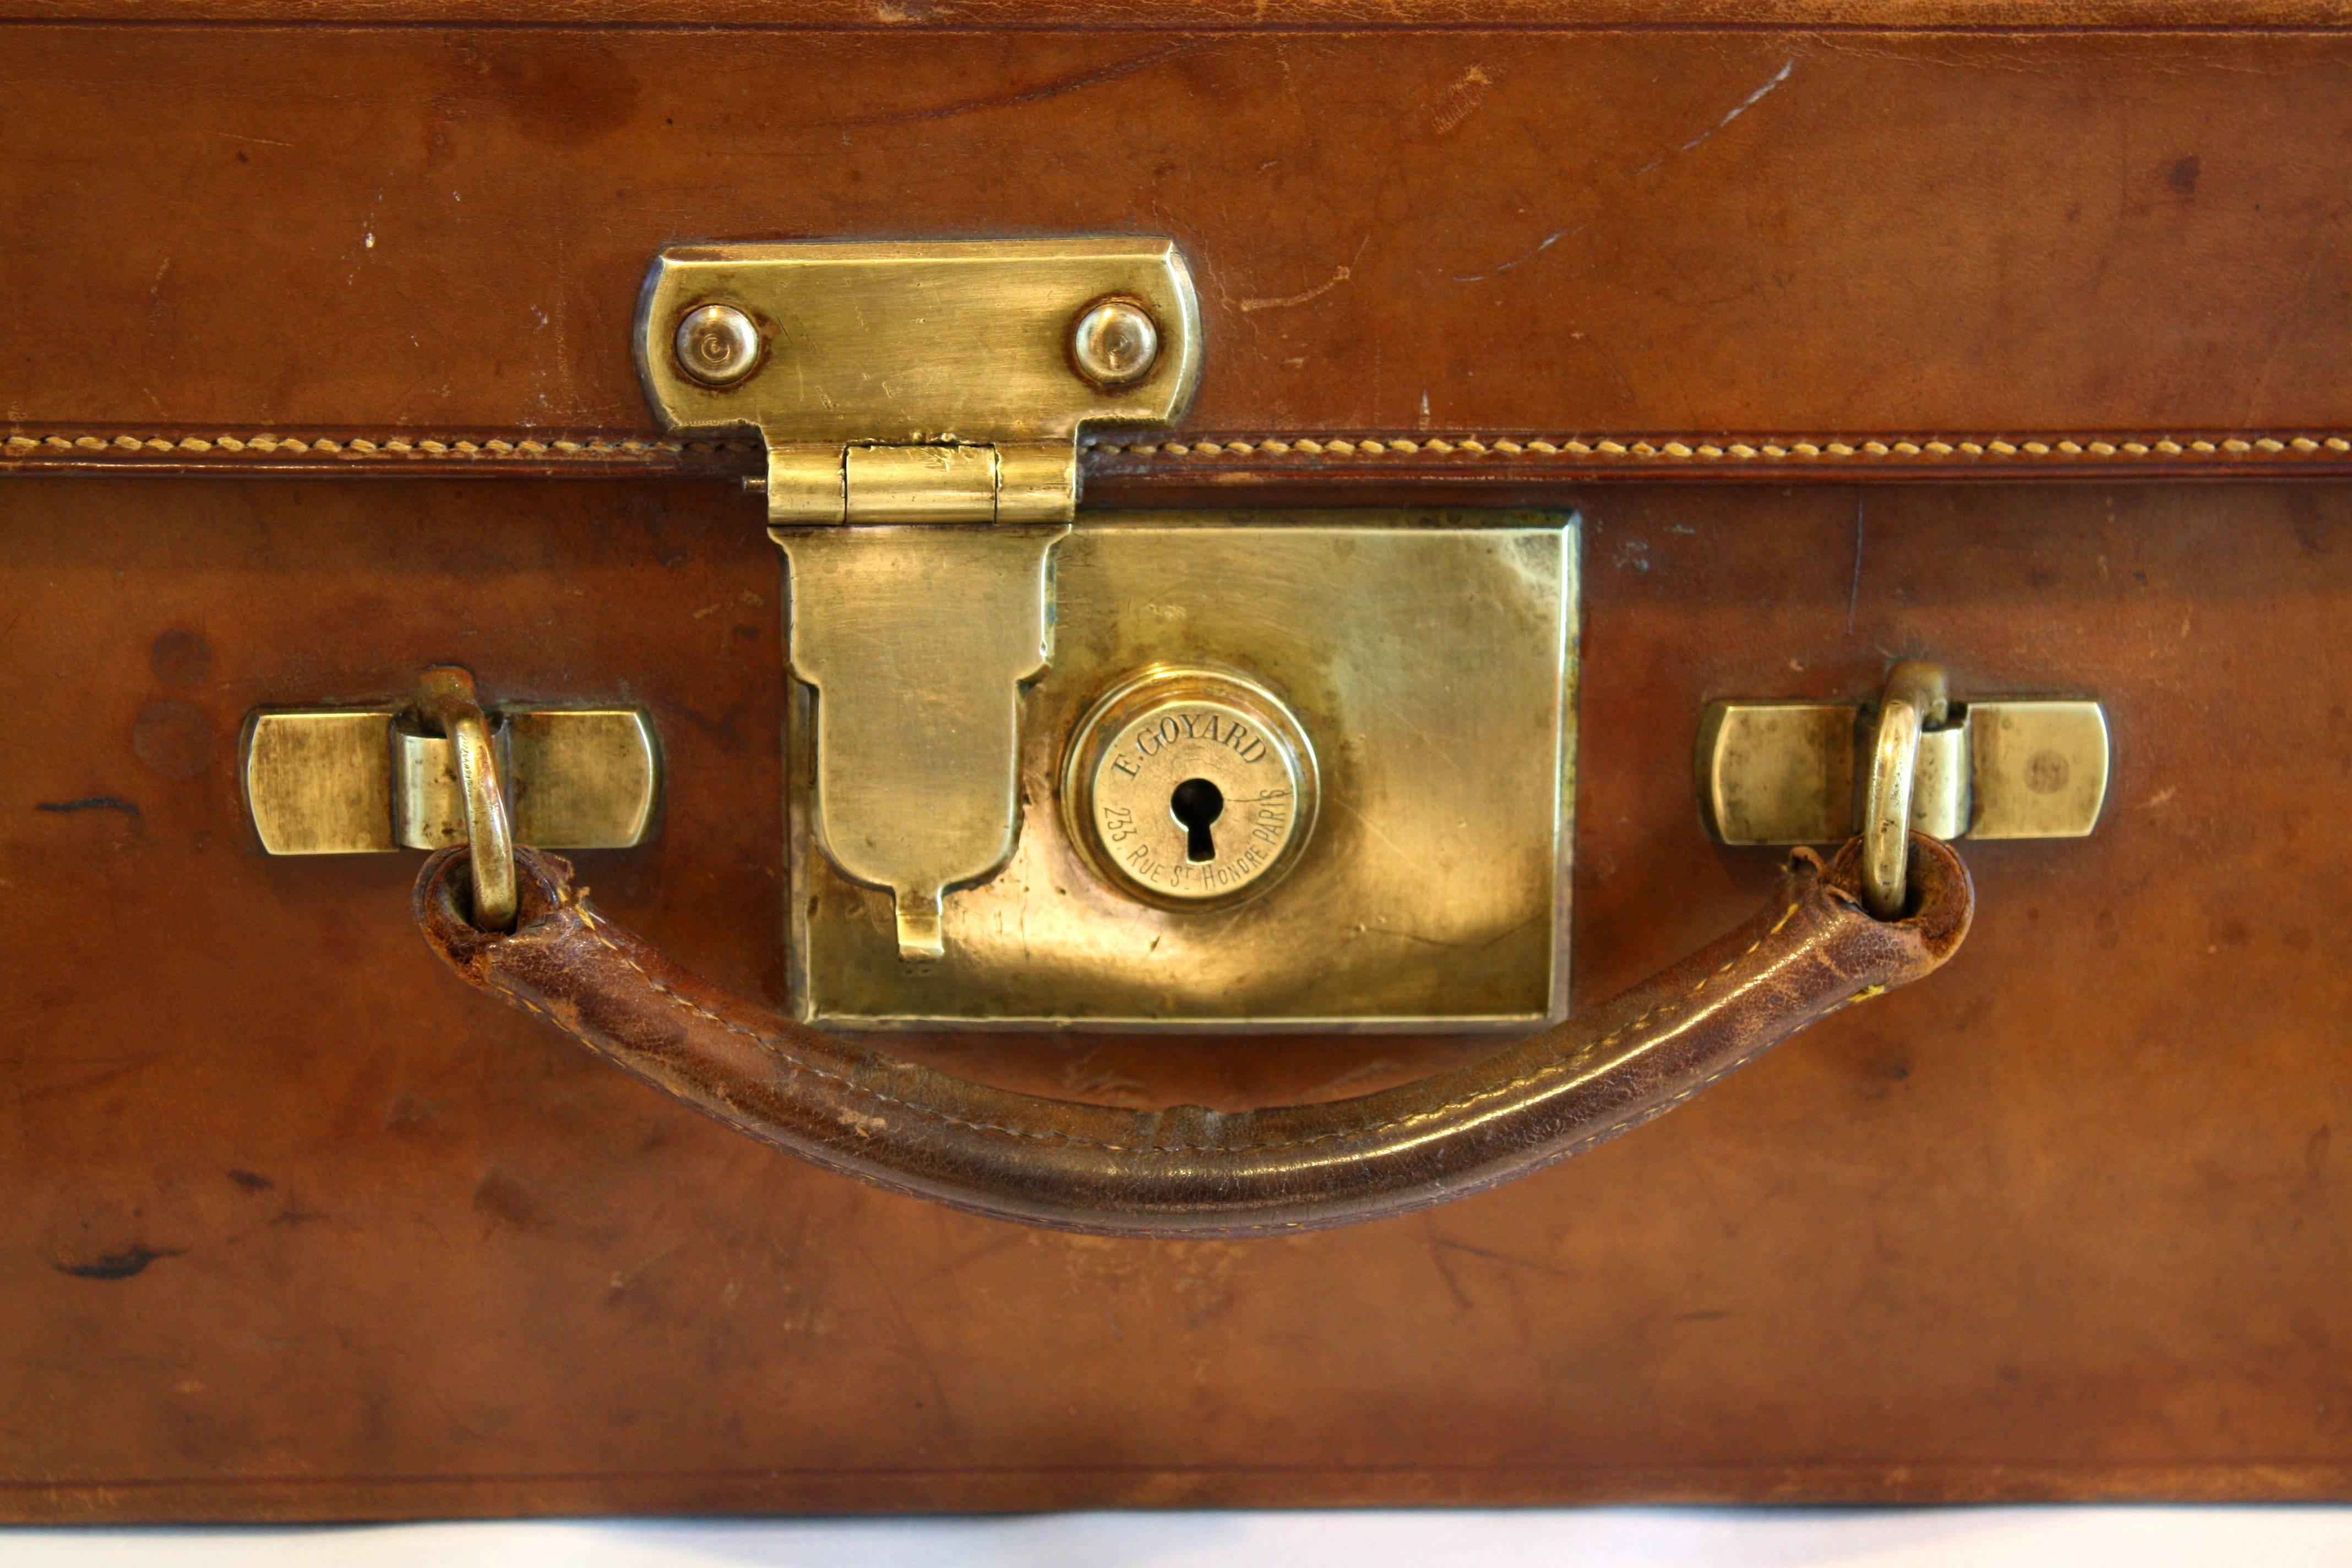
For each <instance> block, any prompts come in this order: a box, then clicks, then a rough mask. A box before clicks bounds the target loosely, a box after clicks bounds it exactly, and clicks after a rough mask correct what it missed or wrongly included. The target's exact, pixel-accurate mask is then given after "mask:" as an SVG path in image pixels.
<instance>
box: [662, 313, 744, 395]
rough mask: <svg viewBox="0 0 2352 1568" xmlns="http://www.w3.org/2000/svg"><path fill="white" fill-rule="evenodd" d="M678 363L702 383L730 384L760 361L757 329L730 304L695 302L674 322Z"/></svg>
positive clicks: (711, 384)
mask: <svg viewBox="0 0 2352 1568" xmlns="http://www.w3.org/2000/svg"><path fill="white" fill-rule="evenodd" d="M676 349H677V366H678V368H679V369H680V370H682V371H684V372H686V374H688V375H689V376H691V377H693V378H694V379H695V380H696V381H698V382H700V383H701V384H703V385H705V386H732V385H734V384H735V383H737V382H739V381H740V380H742V379H743V378H744V377H745V376H747V375H749V374H751V372H752V370H753V368H754V367H755V366H757V365H758V364H759V363H760V329H759V328H758V327H755V326H753V325H752V324H751V317H749V316H747V315H745V314H744V313H743V312H742V311H740V310H737V309H736V308H735V307H734V306H732V305H698V306H696V307H695V308H694V309H693V310H688V312H687V313H686V319H685V320H684V321H680V322H678V324H677V343H676Z"/></svg>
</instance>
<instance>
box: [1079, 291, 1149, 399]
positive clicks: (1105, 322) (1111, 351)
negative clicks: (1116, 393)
mask: <svg viewBox="0 0 2352 1568" xmlns="http://www.w3.org/2000/svg"><path fill="white" fill-rule="evenodd" d="M1070 358H1071V359H1072V360H1073V361H1075V362H1076V364H1077V367H1078V374H1080V375H1083V376H1085V377H1086V378H1087V380H1088V381H1091V382H1093V383H1094V384H1096V385H1097V386H1130V385H1132V384H1135V383H1136V382H1139V381H1141V380H1142V379H1143V378H1144V377H1145V376H1147V375H1150V374H1151V367H1152V365H1153V364H1155V363H1158V361H1159V359H1160V328H1159V327H1158V326H1157V325H1156V324H1154V322H1153V321H1152V320H1151V318H1150V315H1149V314H1147V313H1146V312H1145V311H1144V309H1143V307H1142V306H1140V305H1138V304H1135V303H1133V302H1132V301H1130V300H1103V301H1102V302H1101V303H1100V304H1097V305H1091V306H1089V307H1087V310H1085V311H1084V312H1083V313H1082V314H1081V315H1080V316H1079V317H1078V319H1077V322H1076V325H1075V326H1073V327H1072V328H1071V329H1070Z"/></svg>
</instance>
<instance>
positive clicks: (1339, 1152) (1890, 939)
mask: <svg viewBox="0 0 2352 1568" xmlns="http://www.w3.org/2000/svg"><path fill="white" fill-rule="evenodd" d="M1913 846H1914V849H1913V855H1912V868H1913V874H1912V888H1913V896H1914V910H1913V912H1912V913H1911V914H1909V915H1907V916H1906V917H1905V918H1904V919H1902V920H1899V921H1877V920H1874V919H1873V918H1872V917H1871V916H1870V915H1869V914H1868V913H1866V912H1865V911H1864V910H1863V908H1862V906H1861V901H1860V900H1859V898H1858V896H1857V894H1856V891H1855V889H1856V882H1857V879H1858V868H1859V863H1860V846H1859V843H1858V842H1853V843H1849V844H1847V845H1846V846H1845V847H1844V848H1843V849H1842V850H1841V851H1840V852H1839V854H1838V856H1837V857H1836V858H1835V859H1833V860H1832V862H1831V863H1830V864H1829V865H1828V866H1827V867H1826V868H1825V867H1823V865H1822V862H1821V860H1820V859H1819V858H1817V857H1815V856H1814V855H1812V854H1811V852H1810V851H1807V850H1800V851H1798V852H1797V853H1796V855H1795V857H1794V858H1792V860H1791V862H1790V873H1789V877H1788V880H1787V883H1786V886H1785V887H1784V889H1782V891H1781V893H1780V896H1779V897H1776V898H1775V899H1774V900H1773V901H1772V902H1771V903H1770V904H1769V905H1768V906H1767V907H1766V908H1765V909H1764V910H1761V911H1760V912H1759V914H1758V915H1757V916H1756V917H1755V918H1753V919H1751V920H1750V921H1747V922H1746V923H1745V924H1743V925H1742V926H1740V927H1739V928H1738V930H1736V931H1732V932H1730V933H1729V934H1727V936H1725V937H1724V938H1722V939H1721V940H1720V941H1717V942H1714V943H1712V944H1710V945H1709V946H1708V947H1706V949H1704V950H1702V951H1701V952H1698V953H1696V954H1695V955H1694V956H1692V957H1691V958H1689V959H1687V960H1685V961H1684V962H1682V963H1676V964H1675V965H1672V966H1671V967H1669V968H1667V969H1666V970H1664V971H1663V972H1662V973H1659V974H1658V975H1656V976H1654V977H1653V978H1652V979H1650V980H1649V981H1646V982H1644V983H1643V984H1640V985H1637V986H1635V987H1634V988H1633V989H1632V990H1631V991H1628V992H1626V993H1624V994H1622V995H1620V996H1618V997H1616V998H1614V999H1612V1001H1609V1002H1607V1003H1604V1004H1602V1005H1600V1006H1598V1007H1595V1008H1592V1009H1591V1010H1589V1011H1586V1012H1582V1013H1580V1014H1578V1015H1577V1016H1575V1017H1573V1018H1571V1019H1570V1020H1569V1021H1568V1022H1567V1023H1566V1024H1563V1025H1560V1026H1557V1027H1555V1028H1553V1029H1549V1030H1547V1031H1545V1032H1543V1033H1541V1034H1538V1035H1536V1036H1533V1037H1528V1038H1527V1039H1524V1040H1519V1041H1517V1042H1514V1043H1512V1044H1511V1045H1508V1046H1507V1047H1503V1048H1502V1049H1500V1050H1498V1051H1496V1052H1495V1053H1493V1054H1492V1055H1490V1056H1488V1057H1487V1058H1485V1059H1483V1060H1481V1061H1479V1062H1476V1063H1474V1064H1472V1065H1471V1066H1469V1067H1466V1068H1458V1069H1455V1070H1453V1071H1448V1072H1444V1073H1439V1074H1435V1075H1433V1076H1432V1077H1429V1078H1426V1079H1420V1080H1418V1081H1416V1082H1413V1083H1410V1084H1406V1085H1403V1086H1401V1087H1399V1088H1395V1089H1384V1090H1381V1091H1380V1092H1377V1093H1373V1094H1368V1095H1362V1096H1359V1097H1356V1098H1353V1099H1349V1100H1333V1101H1328V1102H1324V1103H1320V1104H1314V1105H1306V1106H1281V1107H1272V1108H1268V1109H1265V1110H1249V1111H1239V1112H1220V1111H1214V1110H1207V1109H1205V1108H1202V1107H1199V1106H1176V1107H1172V1108H1170V1109H1167V1110H1142V1111H1139V1110H1121V1109H1117V1108H1113V1107H1109V1106H1103V1105H1095V1104H1087V1103H1081V1102H1077V1101H1072V1100H1048V1099H1044V1098H1041V1097H1037V1096H1034V1095H1027V1094H1021V1093H1017V1092H1014V1091H1013V1090H1009V1089H997V1088H993V1087H990V1086H987V1085H983V1084H978V1083H972V1082H969V1081H966V1080H964V1079H956V1078H952V1077H950V1076H949V1075H947V1074H945V1073H941V1072H939V1071H937V1070H935V1069H933V1068H928V1067H924V1066H921V1065H919V1064H918V1063H915V1062H911V1061H907V1060H904V1059H901V1058H894V1057H891V1056H888V1055H887V1054H885V1053H883V1052H881V1051H878V1050H876V1049H872V1048H870V1047H866V1046H865V1045H862V1044H859V1043H856V1042H855V1041H851V1040H847V1039H843V1038H839V1037H830V1036H826V1035H823V1034H819V1033H817V1032H816V1031H814V1030H812V1029H809V1028H807V1027H805V1026H802V1025H799V1024H796V1023H793V1022H792V1021H790V1020H788V1019H785V1018H783V1017H782V1016H778V1015H776V1014H774V1013H772V1012H771V1011H769V1010H767V1009H765V1008H762V1007H757V1006H753V1005H749V1004H747V1003H744V1002H741V1001H740V1000H737V999H735V998H732V997H729V996H727V995H725V994H722V993H719V992H717V991H715V990H713V989H712V988H710V987H709V985H707V984H705V983H704V982H702V981H701V980H699V979H698V978H697V977H696V976H695V975H693V974H692V973H689V972H688V971H687V970H685V969H683V968H681V967H679V966H678V965H677V964H676V963H671V962H670V961H669V960H668V959H667V958H665V957H664V956H663V955H662V954H661V953H660V952H656V950H655V949H653V948H652V947H650V946H648V945H647V944H646V943H645V942H643V941H642V940H641V939H639V938H637V937H636V936H635V935H633V934H632V933H630V932H629V931H626V930H625V928H622V927H620V926H617V925H614V923H612V922H611V921H607V920H605V919H604V917H602V916H601V915H599V914H597V913H596V912H595V911H594V910H593V908H591V907H590V905H589V904H588V902H587V898H586V892H585V890H584V889H581V888H579V887H578V886H577V885H576V883H575V882H574V881H573V879H572V868H571V866H570V865H569V864H568V863H567V862H565V861H563V860H562V859H561V858H557V857H555V856H552V855H548V854H544V853H541V852H534V851H530V850H518V851H517V854H516V869H517V881H518V883H519V885H520V891H521V895H522V898H521V903H522V915H521V919H520V921H519V922H518V923H517V926H516V929H515V931H513V932H512V933H511V934H505V933H500V932H495V931H480V930H477V929H476V928H475V927H474V926H473V925H472V924H470V923H469V921H468V920H467V916H466V913H465V909H466V903H467V893H466V890H465V889H466V887H467V879H466V877H465V874H464V870H465V864H466V860H465V857H466V851H465V850H464V849H463V848H457V849H450V850H445V851H443V852H442V853H440V854H439V855H436V856H435V857H434V858H432V859H430V860H428V861H427V862H426V863H425V868H424V869H423V871H422V872H421V873H420V874H419V876H418V879H417V884H416V892H415V910H416V916H417V921H418V923H419V925H420V926H421V928H422V929H423V931H424V933H425V940H426V942H427V944H428V945H429V946H431V947H432V949H433V950H434V952H436V954H438V955H439V956H440V957H441V958H442V959H443V960H444V961H445V962H446V963H448V964H449V965H450V966H451V967H452V968H453V969H455V970H456V971H457V973H459V974H461V975H463V976H464V977H465V978H466V979H467V981H468V982H470V983H471V984H474V985H476V986H478V987H479V988H480V989H482V990H484V991H487V992H488V993H490V994H493V995H496V996H499V997H500V998H501V999H503V1000H505V1001H508V1002H509V1003H512V1004H513V1005H516V1006H519V1007H521V1008H523V1009H524V1010H526V1011H528V1012H530V1013H532V1014H535V1015H537V1016H540V1017H541V1018H544V1019H546V1020H547V1021H548V1022H549V1023H551V1024H552V1025H554V1026H556V1027H557V1028H559V1029H561V1030H562V1031H563V1032H564V1033H565V1034H568V1035H570V1036H571V1037H572V1038H574V1039H576V1040H578V1041H579V1042H580V1043H582V1044H583V1045H585V1046H586V1047H588V1048H589V1049H591V1050H592V1051H594V1052H596V1053H597V1054H598V1055H600V1056H602V1057H604V1058H605V1059H607V1060H609V1061H611V1062H613V1063H614V1064H615V1065H616V1066H618V1067H620V1068H623V1069H624V1070H625V1071H627V1072H629V1073H631V1074H632V1075H633V1076H635V1077H636V1078H638V1079H642V1080H644V1081H645V1082H647V1083H649V1084H652V1085H653V1086H654V1087H656V1088H658V1089H662V1090H664V1091H666V1092H667V1093H668V1094H670V1095H672V1096H674V1097H676V1098H677V1099H679V1100H683V1101H685V1102H686V1103H687V1104H688V1105H691V1106H693V1107H694V1108H696V1109H698V1110H702V1111H703V1112H705V1113H706V1114H708V1115H710V1116H713V1117H716V1118H717V1119H719V1121H724V1122H726V1123H728V1124H729V1125H730V1126H733V1127H735V1128H737V1129H738V1130H740V1131H744V1132H747V1133H750V1134H751V1136H753V1137H755V1138H757V1139H759V1140H760V1141H761V1142H766V1143H769V1144H772V1145H773V1146H775V1147H777V1148H780V1149H782V1150H785V1151H787V1152H791V1153H793V1154H797V1155H799V1156H801V1157H802V1158H803V1159H806V1160H809V1161H812V1162H814V1163H816V1164H819V1165H822V1166H824V1167H825V1168H827V1169H830V1170H834V1171H837V1172H840V1173H844V1174H846V1175H851V1176H856V1177H857V1178H859V1179H861V1180H864V1181H866V1182H870V1183H873V1184H876V1185H878V1186H883V1187H887V1188H890V1189H892V1190H895V1191H898V1192H904V1193H908V1194H915V1195H918V1196H922V1197H927V1198H930V1199H932V1200H934V1201H937V1202H940V1203H943V1204H946V1205H950V1206H951V1207H955V1208H961V1209H965V1210H969V1211H971V1212H973V1213H979V1214H985V1215H993V1216H995V1217H998V1218H1003V1219H1013V1220H1019V1221H1024V1222H1026V1223H1029V1224H1034V1225H1043V1226H1052V1227H1055V1228H1057V1229H1066V1230H1076V1231H1087V1232H1092V1233H1096V1234H1103V1235H1129V1236H1195V1237H1197V1236H1216V1237H1238V1236H1259V1235H1268V1234H1284V1233H1290V1232H1296V1231H1301V1230H1307V1229H1316V1228H1320V1227H1323V1226H1334V1225H1342V1224H1347V1223H1350V1222H1353V1221H1357V1220H1363V1219H1371V1218H1379V1217H1382V1216H1385V1215H1394V1214H1402V1213H1406V1212H1409V1211H1412V1210H1414V1209H1419V1208H1423V1207H1426V1206H1428V1205H1433V1204H1437V1203H1442V1202H1444V1201H1447V1200H1448V1199H1452V1198H1456V1197H1461V1196H1464V1195H1465V1194H1470V1193H1474V1192H1477V1191H1479V1190H1482V1189H1484V1188H1486V1187H1488V1186H1492V1185H1494V1184H1497V1183H1500V1182H1504V1181H1507V1180H1510V1179H1512V1178H1514V1177H1517V1176H1520V1175H1525V1174H1528V1173H1531V1172H1533V1171H1536V1170H1539V1169H1541V1168H1543V1167H1544V1166H1547V1165H1549V1164H1552V1163H1556V1162H1558V1161H1559V1160H1563V1159H1566V1158H1568V1157H1569V1156H1570V1155H1572V1154H1576V1153H1580V1152H1583V1151H1584V1150H1587V1149H1590V1148H1592V1147H1594V1146H1595V1145H1597V1144H1600V1143H1602V1142H1607V1141H1608V1140H1609V1139H1611V1138H1614V1137H1616V1136H1617V1135H1619V1134H1620V1133H1622V1132H1625V1131H1630V1130H1631V1129H1633V1128H1634V1127H1636V1126H1639V1125H1640V1124H1642V1123H1643V1122H1644V1121H1649V1120H1651V1119H1652V1118H1653V1117H1655V1116H1658V1115H1660V1114H1662V1113H1664V1111H1666V1110H1671V1109H1672V1108H1674V1107H1675V1106H1676V1105H1679V1104H1681V1103H1682V1102H1683V1101H1684V1100H1688V1099H1689V1098H1690V1097H1691V1096H1692V1095H1694V1094H1696V1093H1697V1092H1698V1091H1699V1090H1701V1089H1705V1088H1706V1086H1707V1085H1709V1084H1711V1083H1714V1082H1715V1081H1716V1080H1717V1079H1721V1078H1723V1077H1724V1076H1725V1075H1727V1074H1728V1073H1730V1072H1732V1071H1734V1070H1736V1069H1737V1068H1739V1067H1741V1066H1743V1065H1745V1064H1746V1063H1747V1062H1748V1061H1749V1060H1752V1059H1753V1058H1756V1057H1758V1056H1759V1055H1761V1054H1762V1053H1763V1052H1765V1051H1766V1050H1769V1048H1771V1047H1773V1046H1775V1045H1777V1044H1779V1043H1780V1041H1781V1040H1783V1039H1786V1038H1787V1037H1789V1036H1790V1035H1792V1034H1795V1033H1796V1032H1797V1031H1798V1030H1800V1029H1802V1028H1803V1027H1805V1026H1807V1025H1809V1024H1811V1023H1813V1022H1815V1021H1816V1020H1818V1019H1820V1018H1822V1017H1824V1016H1827V1015H1829V1014H1830V1013H1832V1012H1835V1011H1837V1010H1838V1009H1839V1008H1841V1007H1843V1006H1846V1005H1850V1004H1851V1003H1853V1002H1855V1001H1859V1000H1862V999H1864V998H1865V997H1869V996H1874V995H1876V994H1879V993H1881V992H1883V991H1886V990H1889V989H1891V988H1893V987H1895V986H1897V985H1901V984H1906V983H1907V982H1909V981H1911V980H1915V979H1916V978H1918V977H1919V976H1921V975H1923V974H1926V973H1929V972H1931V971H1932V970H1934V969H1936V968H1937V966H1938V965H1940V964H1941V963H1943V962H1944V961H1945V960H1946V959H1948V957H1950V955H1951V953H1952V952H1954V951H1955V950H1956V949H1957V948H1958V945H1959V943H1960V942H1961V941H1962V939H1963V938H1964V937H1965V936H1966V934H1967V931H1968V927H1969V919H1970V916H1971V913H1972V911H1973V907H1974V895H1973V891H1972V889H1971V887H1970V885H1969V876H1968V872H1967V870H1966V868H1964V867H1963V866H1962V865H1961V863H1960V860H1959V858H1958V856H1957V855H1955V854H1954V853H1953V852H1952V850H1951V849H1950V848H1949V847H1948V846H1945V845H1943V844H1940V843H1937V842H1936V841H1935V840H1932V839H1927V838H1921V837H1917V836H1916V835H1915V836H1914V839H1913Z"/></svg>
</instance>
